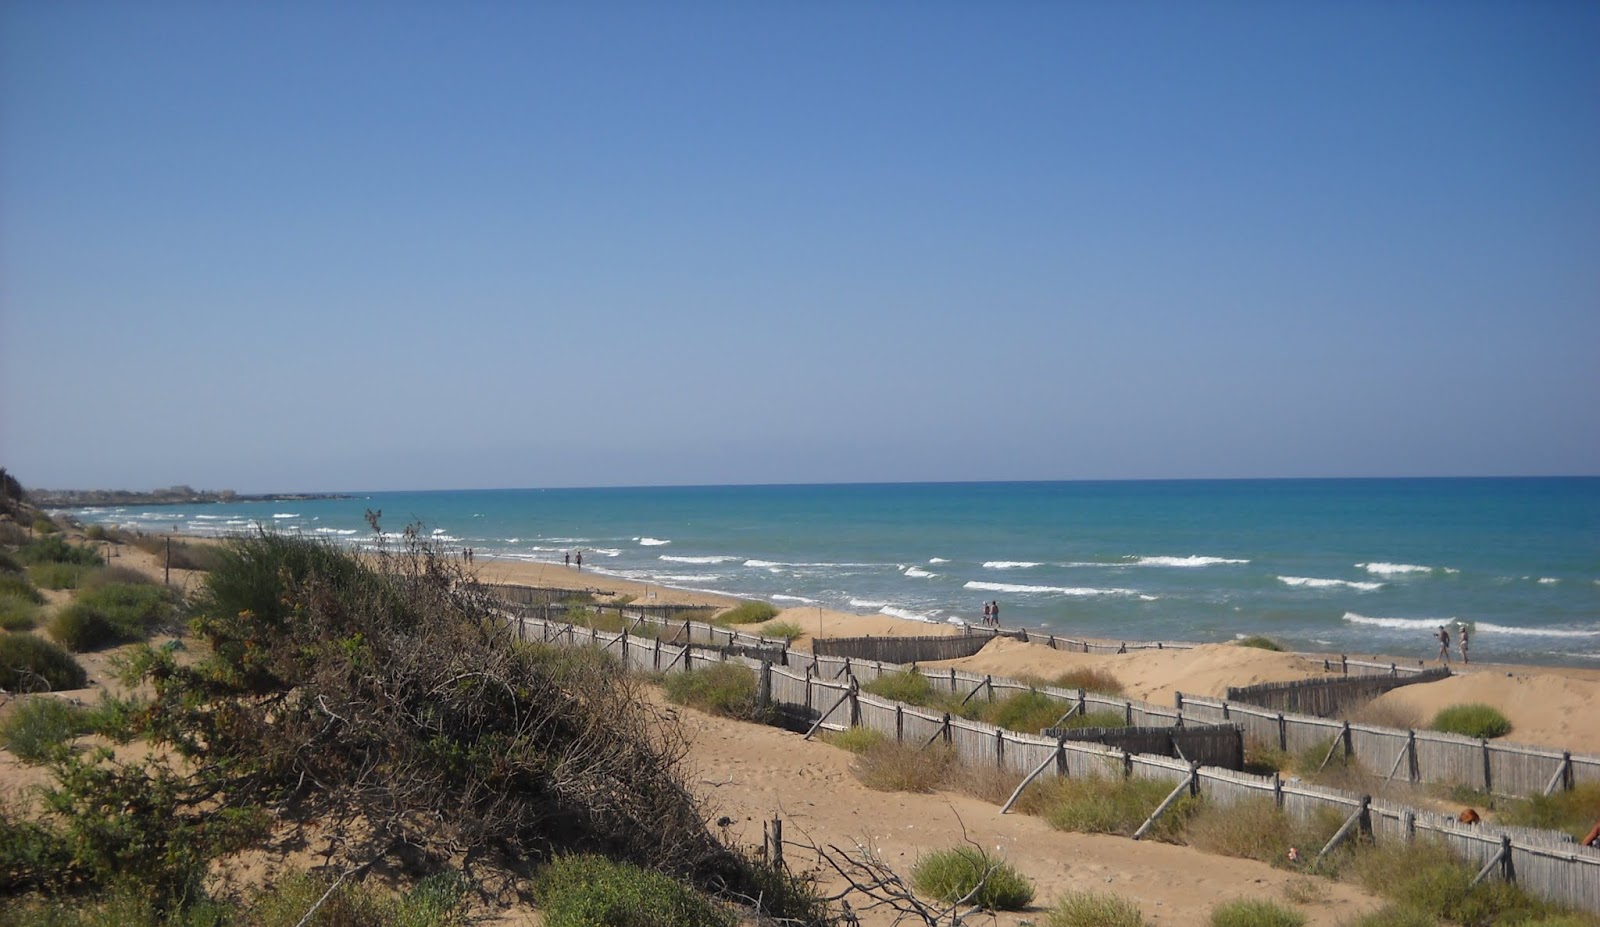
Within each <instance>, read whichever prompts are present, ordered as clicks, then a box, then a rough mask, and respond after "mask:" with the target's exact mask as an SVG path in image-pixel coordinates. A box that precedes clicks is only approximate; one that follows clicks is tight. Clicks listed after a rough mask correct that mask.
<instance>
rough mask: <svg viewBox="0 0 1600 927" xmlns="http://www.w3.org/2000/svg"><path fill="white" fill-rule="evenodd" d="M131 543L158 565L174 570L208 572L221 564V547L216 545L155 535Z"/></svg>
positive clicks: (147, 535)
mask: <svg viewBox="0 0 1600 927" xmlns="http://www.w3.org/2000/svg"><path fill="white" fill-rule="evenodd" d="M132 542H133V546H135V547H137V548H139V549H140V550H143V551H145V552H147V553H151V554H155V555H156V558H157V560H156V562H157V563H158V564H160V565H161V566H163V567H165V566H171V567H172V569H174V570H199V571H201V572H208V571H210V570H214V569H216V568H217V566H218V565H220V564H221V563H222V547H221V546H220V545H216V544H201V543H197V542H194V541H184V540H179V539H178V538H168V537H163V536H161V535H155V534H144V535H137V536H135V537H134V538H132ZM169 557H170V559H169Z"/></svg>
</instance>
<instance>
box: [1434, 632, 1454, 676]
mask: <svg viewBox="0 0 1600 927" xmlns="http://www.w3.org/2000/svg"><path fill="white" fill-rule="evenodd" d="M1434 637H1437V638H1438V639H1439V662H1440V663H1443V664H1444V665H1445V666H1449V665H1450V632H1449V631H1446V630H1445V628H1444V625H1442V624H1441V625H1439V633H1438V634H1435V635H1434Z"/></svg>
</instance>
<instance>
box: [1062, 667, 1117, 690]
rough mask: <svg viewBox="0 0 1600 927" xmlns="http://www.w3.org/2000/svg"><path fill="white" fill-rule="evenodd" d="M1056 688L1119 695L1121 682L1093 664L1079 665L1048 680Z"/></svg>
mask: <svg viewBox="0 0 1600 927" xmlns="http://www.w3.org/2000/svg"><path fill="white" fill-rule="evenodd" d="M1050 685H1052V686H1055V687H1056V688H1058V689H1082V690H1084V691H1085V692H1098V693H1100V694H1101V695H1121V694H1122V683H1121V682H1119V681H1118V680H1117V677H1116V676H1114V675H1112V674H1111V673H1110V672H1108V671H1106V670H1103V669H1099V668H1097V667H1093V666H1080V667H1078V668H1077V669H1071V670H1068V671H1066V672H1065V673H1062V674H1061V675H1059V676H1057V677H1055V678H1054V679H1052V680H1050Z"/></svg>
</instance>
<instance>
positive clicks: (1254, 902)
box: [1210, 898, 1306, 927]
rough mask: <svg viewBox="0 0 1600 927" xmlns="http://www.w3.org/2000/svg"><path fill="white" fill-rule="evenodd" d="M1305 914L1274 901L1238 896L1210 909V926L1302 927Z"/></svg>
mask: <svg viewBox="0 0 1600 927" xmlns="http://www.w3.org/2000/svg"><path fill="white" fill-rule="evenodd" d="M1305 922H1306V916H1305V915H1304V914H1301V913H1300V912H1298V911H1295V910H1293V909H1292V908H1286V907H1284V906H1283V905H1281V904H1278V903H1277V902H1275V901H1267V900H1265V899H1259V898H1240V899H1237V900H1235V901H1225V902H1223V903H1222V904H1219V905H1217V906H1216V907H1215V908H1212V909H1211V920H1210V923H1211V927H1304V925H1305Z"/></svg>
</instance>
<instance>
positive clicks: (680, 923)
mask: <svg viewBox="0 0 1600 927" xmlns="http://www.w3.org/2000/svg"><path fill="white" fill-rule="evenodd" d="M534 897H535V899H536V900H537V901H538V903H539V906H540V907H541V908H542V909H543V913H544V923H545V925H546V927H732V925H733V923H734V921H733V918H732V917H731V916H729V914H728V913H727V912H726V911H722V910H720V909H718V908H716V907H715V906H713V905H712V904H711V902H709V901H708V900H706V899H705V898H704V897H703V896H701V895H699V894H697V893H696V892H695V891H694V890H693V889H691V888H689V887H688V886H687V885H684V884H683V883H681V882H678V881H676V880H674V879H672V878H670V877H668V876H666V875H663V874H661V873H659V872H651V871H649V870H645V869H640V868H638V867H637V866H631V865H628V864H627V863H620V862H613V861H612V860H609V859H606V858H605V857H603V856H587V855H586V856H562V857H557V858H556V859H555V860H554V861H552V862H551V863H550V864H549V865H547V866H545V867H544V868H543V869H541V870H540V871H539V874H538V875H537V876H536V877H535V879H534Z"/></svg>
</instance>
